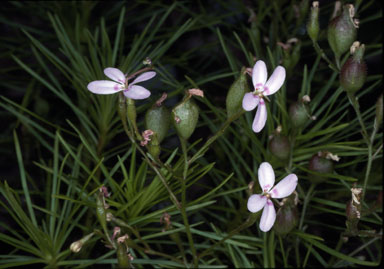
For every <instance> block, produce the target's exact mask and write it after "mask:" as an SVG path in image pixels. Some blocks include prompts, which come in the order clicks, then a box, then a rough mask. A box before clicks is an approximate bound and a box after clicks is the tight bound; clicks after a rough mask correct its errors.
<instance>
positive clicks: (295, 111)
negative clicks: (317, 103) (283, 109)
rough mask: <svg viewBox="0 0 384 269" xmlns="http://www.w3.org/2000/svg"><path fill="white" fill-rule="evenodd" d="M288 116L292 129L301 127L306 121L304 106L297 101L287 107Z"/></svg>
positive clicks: (306, 113)
mask: <svg viewBox="0 0 384 269" xmlns="http://www.w3.org/2000/svg"><path fill="white" fill-rule="evenodd" d="M289 116H290V118H291V122H292V124H293V126H294V127H296V128H298V127H303V126H304V124H305V123H306V122H307V121H308V111H307V108H306V105H305V104H303V103H302V102H300V101H298V102H295V103H293V104H291V106H290V107H289Z"/></svg>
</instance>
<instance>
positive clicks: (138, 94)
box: [87, 67, 156, 100]
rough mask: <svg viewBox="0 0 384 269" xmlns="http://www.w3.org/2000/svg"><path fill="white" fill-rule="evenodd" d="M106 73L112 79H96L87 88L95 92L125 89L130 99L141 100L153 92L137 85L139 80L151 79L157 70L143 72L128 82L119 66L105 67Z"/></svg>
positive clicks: (105, 92)
mask: <svg viewBox="0 0 384 269" xmlns="http://www.w3.org/2000/svg"><path fill="white" fill-rule="evenodd" d="M104 74H105V75H106V76H107V77H109V78H110V79H112V80H113V81H110V80H96V81H92V82H90V83H89V84H88V86H87V88H88V90H90V91H91V92H93V93H95V94H113V93H117V92H120V91H123V93H124V95H125V96H126V97H128V98H130V99H134V100H139V99H145V98H148V97H149V96H150V95H151V92H150V91H148V90H147V89H146V88H144V87H142V86H139V85H135V84H137V83H139V82H142V81H146V80H149V79H151V78H153V77H154V76H156V72H153V71H150V72H145V73H142V74H141V75H140V76H138V77H137V78H136V79H135V80H134V81H132V82H131V83H128V80H127V78H126V77H125V75H124V73H123V72H121V71H120V70H119V69H117V68H113V67H108V68H105V69H104Z"/></svg>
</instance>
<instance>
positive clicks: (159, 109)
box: [145, 105, 171, 143]
mask: <svg viewBox="0 0 384 269" xmlns="http://www.w3.org/2000/svg"><path fill="white" fill-rule="evenodd" d="M170 124H171V112H170V111H169V109H168V108H166V107H165V106H163V105H161V106H157V105H155V106H153V107H152V108H150V109H149V110H148V111H147V113H146V114H145V126H146V129H147V130H148V129H149V130H152V131H153V132H155V133H156V135H157V141H158V143H161V141H163V139H164V138H165V137H166V135H167V133H168V130H169V127H170Z"/></svg>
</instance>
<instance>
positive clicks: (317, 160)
mask: <svg viewBox="0 0 384 269" xmlns="http://www.w3.org/2000/svg"><path fill="white" fill-rule="evenodd" d="M327 155H328V152H319V153H317V154H315V155H313V156H312V158H311V160H310V161H309V166H308V168H309V170H312V171H314V172H317V173H321V174H330V173H332V172H333V170H334V167H333V161H332V160H331V159H328V158H327V157H326V156H327ZM310 180H311V181H312V182H313V183H321V182H324V181H326V180H327V178H326V177H323V176H320V175H313V174H310Z"/></svg>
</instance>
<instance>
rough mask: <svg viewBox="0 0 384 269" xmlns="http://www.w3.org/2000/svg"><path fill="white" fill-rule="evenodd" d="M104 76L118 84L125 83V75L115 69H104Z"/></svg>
mask: <svg viewBox="0 0 384 269" xmlns="http://www.w3.org/2000/svg"><path fill="white" fill-rule="evenodd" d="M104 74H105V75H106V76H107V77H109V78H110V79H112V80H114V81H117V82H120V83H123V84H124V83H125V75H124V73H123V72H121V71H120V70H119V69H117V68H113V67H108V68H105V69H104Z"/></svg>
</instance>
